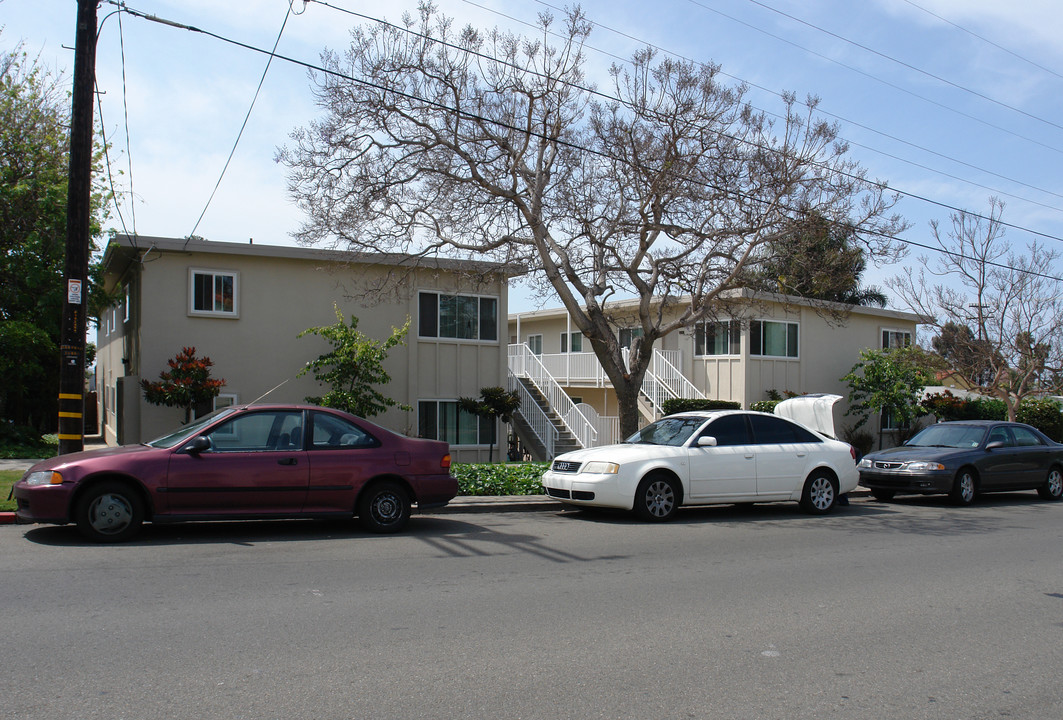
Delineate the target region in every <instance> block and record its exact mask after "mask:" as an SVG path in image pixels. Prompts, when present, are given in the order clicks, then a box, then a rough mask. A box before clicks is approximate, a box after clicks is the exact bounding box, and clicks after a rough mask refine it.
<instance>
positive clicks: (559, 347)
mask: <svg viewBox="0 0 1063 720" xmlns="http://www.w3.org/2000/svg"><path fill="white" fill-rule="evenodd" d="M727 303H728V307H729V309H730V310H729V311H730V312H731V313H732V314H733V317H734V319H728V320H723V321H721V322H705V323H699V324H698V325H697V326H696V327H694V328H690V329H687V330H681V331H679V332H676V333H672V334H671V335H669V336H667V337H665V338H663V339H662V340H660V341H658V343H657V345H656V346H655V347H654V360H653V363H652V364H651V366H650V369H649V371H648V373H647V380H646V382H645V383H644V384H643V388H642V390H643V392H642V396H641V398H640V400H641V402H640V410H641V411H642V415H643V419H644V420H646V421H649V420H652V419H653V418H654V417H655V416H658V415H659V414H660V405H661V403H662V402H664V401H665V400H667V399H668V398H670V397H704V398H710V399H718V400H731V401H735V402H738V403H740V404H741V406H742V407H744V408H748V407H749V405H750V403H752V402H755V401H758V400H767V399H768V396H769V392H771V391H774V392H777V393H779V394H780V395H785V394H787V393H797V394H805V393H834V394H838V395H842V396H847V395H848V390H849V389H848V386H847V385H846V384H845V383H843V382H842V380H841V378H842V377H843V376H844V375H846V374H847V373H848V372H849V371H850V370H851V369H852V367H853V365H854V364H856V363H857V362H858V361H859V359H860V352H861V351H862V350H866V349H868V348H874V349H879V348H886V347H901V346H904V345H910V344H911V343H912V342H913V340H914V338H915V336H916V326H917V324H918V323H919V322H920V319H921V318H920V317H919V316H918V315H914V314H912V313H907V312H899V311H896V310H884V309H880V308H873V307H848V306H845V307H843V306H839V305H830V306H829V307H828V308H825V307H824V303H822V302H819V301H809V300H806V299H803V298H797V297H791V296H783V295H764V294H763V293H761V294H757V295H754V294H753V293H752V292H750V291H734V292H732V293H730V294H729V295H728V296H727ZM610 307H611V308H612V310H613V317H614V319H616V320H617V324H618V326H620V327H621V330H620V340H621V343H622V344H625V345H629V344H630V342H631V339H632V337H633V336H637V335H638V334H639V333H640V332H641V330H640V329H638V328H637V327H635V326H636V324H637V323H636V322H635V320H634V315H633V313H632V307H633V306H632V304H631V303H625V302H618V303H615V304H613V305H611V306H610ZM828 309H829V310H834V311H837V312H835V313H828V312H826V311H825V310H828ZM841 311H846V312H847V314H846V315H844V316H842V317H839V315H838V312H841ZM625 315H627V316H630V317H631V322H630V325H631V327H630V329H624V328H623V325H624V321H623V320H622V318H624V317H625ZM509 336H510V337H509V341H510V369H511V372H512V373H513V374H514V376H515V377H517V378H523V382H519V383H515V384H514V386H515V387H517V388H518V389H519V390H521V392H525V389H528V388H530V387H531V386H532V385H535V386H536V387H537V388H538V392H530V393H528V394H526V397H525V400H526V405H525V408H524V410H523V414H524V416H525V418H526V419H529V420H530V419H531V416H532V415H533V414H535V412H536V410H535V409H534V408H531V407H529V405H528V403H530V402H531V401H533V400H535V399H538V401H539V402H538V403H537V404H538V405H540V406H542V407H543V410H544V412H547V413H549V411H550V410H553V411H554V414H555V415H557V416H559V417H560V418H564V422H562V423H560V424H557V423H555V426H556V427H557V428H558V434H557V435H556V436H555V437H554V438H553V439H552V440H551V439H550V438H540V440H541V441H542V442H543V445H545V446H548V445H550V443H551V442H561V443H564V436H565V435H566V433H567V434H570V435H573V436H575V438H576V439H577V441H578V444H581V445H600V444H606V443H608V442H616V441H618V440H619V439H620V438H619V437H618V435H619V422H618V419H617V417H616V416H617V410H618V406H617V402H616V395H615V393H614V392H613V389H612V384H611V383H610V381H609V379H608V378H607V377H606V376H605V373H604V372H603V371H602V368H601V366H600V365H599V363H598V360H597V358H596V357H595V355H594V354H593V352H591V349H590V344H589V343H588V342H586V341H585V339H584V338H583V337H582V335H581V334H580V333H579V331H578V330H576V328H575V327H574V326H573V324H572V322H571V320H570V318H569V316H568V314H567V312H566V311H565V310H564V309H563V308H561V309H553V310H538V311H534V312H527V313H517V314H513V315H510V317H509ZM551 379H552V380H553V381H556V382H554V383H551ZM522 388H524V389H522ZM531 395H537V396H539V397H538V398H533V397H531ZM846 407H847V406H846V405H845V403H839V405H838V406H837V407H836V408H835V413H836V416H835V427H837V428H839V429H841V428H842V427H843V426H851V425H853V424H855V422H856V420H855V418H852V417H849V418H846V417H845V416H844V412H845V410H846ZM522 430H523V431H524V433H528V432H531V431H530V429H529V428H526V427H525V428H522ZM549 432H550V431H549V430H546V433H549ZM537 434H542V433H537ZM522 439H523V438H522ZM526 444H530V445H535V443H534V442H529V441H528V440H526ZM570 445H571V443H570Z"/></svg>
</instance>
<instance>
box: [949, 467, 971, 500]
mask: <svg viewBox="0 0 1063 720" xmlns="http://www.w3.org/2000/svg"><path fill="white" fill-rule="evenodd" d="M977 489H978V482H977V480H975V477H974V471H973V470H971V469H970V468H963V469H961V470H960V471H959V472H958V473H956V479H955V480H953V481H952V489H951V490H949V501H950V502H951V503H952V504H953V505H957V506H963V505H970V504H971V503H972V502H974V495H975V492H976V491H977Z"/></svg>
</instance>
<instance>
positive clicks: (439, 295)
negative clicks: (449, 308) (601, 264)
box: [417, 290, 502, 345]
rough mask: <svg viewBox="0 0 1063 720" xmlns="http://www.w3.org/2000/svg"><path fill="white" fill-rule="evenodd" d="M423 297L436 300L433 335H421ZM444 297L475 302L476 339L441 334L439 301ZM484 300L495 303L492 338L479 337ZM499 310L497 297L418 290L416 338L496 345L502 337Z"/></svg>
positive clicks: (422, 326)
mask: <svg viewBox="0 0 1063 720" xmlns="http://www.w3.org/2000/svg"><path fill="white" fill-rule="evenodd" d="M425 295H434V296H435V298H436V301H435V310H436V317H435V335H425V334H424V333H423V330H424V324H423V319H422V318H421V313H422V312H423V305H422V302H421V298H422V297H423V296H425ZM444 297H453V298H466V299H475V300H476V337H472V338H465V337H452V336H450V335H443V334H442V331H443V322H442V318H441V317H440V315H441V310H440V308H441V306H442V303H441V302H440V300H441V298H444ZM484 300H493V301H494V303H495V329H494V335H495V336H494V337H493V338H482V337H480V330H481V327H482V325H483V320H482V319H481V316H480V311H481V310H482V309H483V301H484ZM501 308H502V299H501V298H500V297H499V296H498V295H476V294H474V293H461V292H441V291H439V290H419V291H418V293H417V314H418V317H417V337H418V338H422V339H425V340H440V341H443V342H462V343H483V344H485V345H497V344H498V343H499V342H500V338H501V337H502V332H501V329H500V327H499V325H500V324H501V319H500V318H499V311H500V309H501Z"/></svg>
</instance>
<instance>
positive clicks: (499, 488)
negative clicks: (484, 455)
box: [450, 462, 549, 496]
mask: <svg viewBox="0 0 1063 720" xmlns="http://www.w3.org/2000/svg"><path fill="white" fill-rule="evenodd" d="M548 467H549V463H541V462H527V463H497V464H495V463H491V464H488V463H462V464H454V465H451V467H450V474H451V476H452V477H454V478H456V479H457V481H458V494H459V495H480V496H487V495H489V496H496V495H542V494H543V483H542V478H543V473H544V472H546V469H547V468H548Z"/></svg>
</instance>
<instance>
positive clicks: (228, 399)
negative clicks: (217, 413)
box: [211, 393, 240, 410]
mask: <svg viewBox="0 0 1063 720" xmlns="http://www.w3.org/2000/svg"><path fill="white" fill-rule="evenodd" d="M219 400H220V401H221V402H218V401H219ZM212 402H213V406H212V407H211V410H220V409H221V408H226V407H232V406H233V405H238V404H239V403H240V397H239V396H238V395H237V394H236V393H218V394H217V395H215V396H214V399H213V400H212Z"/></svg>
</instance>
